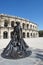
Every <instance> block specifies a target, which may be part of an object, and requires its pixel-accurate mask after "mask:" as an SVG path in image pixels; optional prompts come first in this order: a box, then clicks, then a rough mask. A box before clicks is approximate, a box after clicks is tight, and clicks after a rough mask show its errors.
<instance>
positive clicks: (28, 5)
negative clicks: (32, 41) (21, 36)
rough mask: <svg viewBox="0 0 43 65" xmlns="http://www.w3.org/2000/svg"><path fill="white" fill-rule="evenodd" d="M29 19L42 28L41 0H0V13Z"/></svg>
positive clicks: (42, 12) (42, 0)
mask: <svg viewBox="0 0 43 65" xmlns="http://www.w3.org/2000/svg"><path fill="white" fill-rule="evenodd" d="M2 13H3V14H8V15H13V16H19V17H21V18H25V19H29V20H30V21H32V22H34V23H36V24H38V28H39V30H43V0H0V14H2Z"/></svg>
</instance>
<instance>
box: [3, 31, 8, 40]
mask: <svg viewBox="0 0 43 65" xmlns="http://www.w3.org/2000/svg"><path fill="white" fill-rule="evenodd" d="M3 38H4V39H7V38H8V32H7V31H4V32H3Z"/></svg>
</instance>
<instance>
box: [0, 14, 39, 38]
mask: <svg viewBox="0 0 43 65" xmlns="http://www.w3.org/2000/svg"><path fill="white" fill-rule="evenodd" d="M16 22H20V25H21V28H22V34H23V38H36V37H38V36H39V34H38V25H37V24H36V23H33V22H31V21H29V20H27V19H24V18H20V17H17V16H10V15H6V14H0V39H10V38H12V34H13V32H12V31H13V27H14V26H15V25H16Z"/></svg>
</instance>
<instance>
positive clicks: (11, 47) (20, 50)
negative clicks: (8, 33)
mask: <svg viewBox="0 0 43 65" xmlns="http://www.w3.org/2000/svg"><path fill="white" fill-rule="evenodd" d="M16 24H17V25H16V26H14V30H13V35H12V39H11V41H10V42H9V44H8V45H7V47H6V48H5V49H4V50H3V53H2V57H4V58H14V59H18V58H24V57H27V56H29V55H30V54H31V51H30V50H28V51H27V49H29V47H28V45H27V44H26V43H25V41H24V40H23V38H22V28H21V26H20V23H19V22H16Z"/></svg>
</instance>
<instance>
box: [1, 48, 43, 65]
mask: <svg viewBox="0 0 43 65" xmlns="http://www.w3.org/2000/svg"><path fill="white" fill-rule="evenodd" d="M31 51H32V54H31V55H30V56H29V57H26V58H22V59H5V58H3V57H1V53H2V52H3V50H2V49H0V65H43V49H42V50H40V49H32V48H31Z"/></svg>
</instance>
